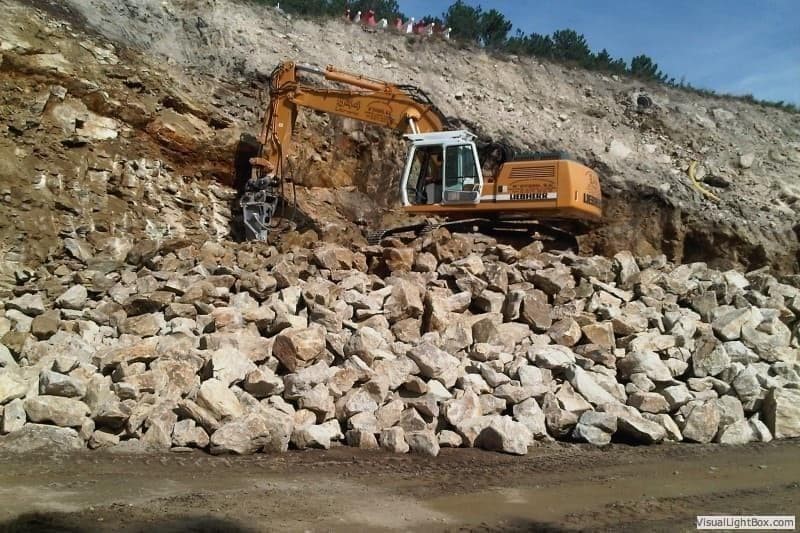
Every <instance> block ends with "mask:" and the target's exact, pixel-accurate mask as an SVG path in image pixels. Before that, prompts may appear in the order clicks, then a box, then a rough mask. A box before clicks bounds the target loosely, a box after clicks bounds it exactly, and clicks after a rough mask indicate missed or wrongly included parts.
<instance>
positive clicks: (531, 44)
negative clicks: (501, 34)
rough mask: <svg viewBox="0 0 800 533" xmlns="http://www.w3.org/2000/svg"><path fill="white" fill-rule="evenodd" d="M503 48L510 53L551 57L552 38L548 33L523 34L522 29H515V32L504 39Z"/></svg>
mask: <svg viewBox="0 0 800 533" xmlns="http://www.w3.org/2000/svg"><path fill="white" fill-rule="evenodd" d="M505 50H506V51H507V52H509V53H511V54H518V55H530V56H538V57H551V56H552V55H553V40H552V39H551V38H550V36H549V35H541V34H538V33H531V34H530V35H525V33H524V32H523V31H522V30H517V34H516V35H515V36H514V37H510V38H509V39H508V40H507V41H506V44H505Z"/></svg>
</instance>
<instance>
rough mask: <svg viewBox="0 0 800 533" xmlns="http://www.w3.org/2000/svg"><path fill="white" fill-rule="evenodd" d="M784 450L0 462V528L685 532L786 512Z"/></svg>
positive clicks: (795, 450) (794, 450)
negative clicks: (716, 521) (702, 523)
mask: <svg viewBox="0 0 800 533" xmlns="http://www.w3.org/2000/svg"><path fill="white" fill-rule="evenodd" d="M798 458H800V441H797V440H795V441H783V442H774V443H769V444H754V445H749V446H745V447H720V446H718V445H709V446H701V445H663V446H654V447H630V446H624V445H613V446H612V447H610V448H608V449H604V450H600V449H596V448H592V447H589V446H582V445H563V444H561V445H559V444H552V445H544V446H541V447H538V448H535V449H533V450H532V451H531V453H530V454H529V455H528V456H526V457H511V456H507V455H501V454H495V453H489V452H482V451H479V450H447V449H445V450H443V451H442V454H441V455H440V456H439V457H437V458H426V457H420V456H413V455H389V454H384V453H382V452H373V453H369V452H361V451H359V450H353V449H349V448H339V449H334V450H330V451H325V452H323V451H309V452H292V453H288V454H284V455H280V456H274V455H271V456H270V455H257V456H251V457H211V456H207V455H204V454H199V453H198V454H167V455H161V456H158V455H155V456H154V455H126V454H120V453H119V452H117V453H110V452H93V453H80V454H76V455H56V456H37V455H29V456H6V457H0V464H2V465H3V468H2V469H0V531H148V532H162V531H169V532H183V531H197V532H211V531H248V532H249V531H385V530H396V529H399V530H408V531H411V530H413V531H487V532H488V531H509V530H510V531H530V530H546V531H562V530H613V531H620V530H624V531H693V530H694V529H695V522H694V520H695V516H696V515H698V514H800V482H799V481H800V461H798Z"/></svg>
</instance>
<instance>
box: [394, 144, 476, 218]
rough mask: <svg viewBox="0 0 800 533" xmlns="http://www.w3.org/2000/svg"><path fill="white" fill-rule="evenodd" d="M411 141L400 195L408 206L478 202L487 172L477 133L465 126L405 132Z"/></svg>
mask: <svg viewBox="0 0 800 533" xmlns="http://www.w3.org/2000/svg"><path fill="white" fill-rule="evenodd" d="M405 138H406V139H408V140H409V141H410V142H411V146H410V148H409V152H408V157H407V159H406V165H405V169H404V171H403V177H402V179H401V180H400V197H401V198H402V201H403V206H404V207H411V206H422V205H428V206H447V205H463V206H469V205H476V204H478V203H479V202H480V200H481V191H482V189H483V175H482V173H481V166H480V161H479V160H478V149H477V148H476V146H475V142H474V139H475V136H474V135H473V134H472V133H470V132H468V131H464V130H459V131H442V132H434V133H412V134H408V135H405Z"/></svg>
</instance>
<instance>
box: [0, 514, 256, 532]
mask: <svg viewBox="0 0 800 533" xmlns="http://www.w3.org/2000/svg"><path fill="white" fill-rule="evenodd" d="M99 525H101V526H102V528H103V529H105V528H107V530H108V531H147V532H148V533H253V532H254V531H255V530H253V529H250V528H246V527H243V526H242V525H240V524H238V523H236V522H233V521H230V520H226V519H223V518H218V517H214V516H186V517H177V518H165V519H163V520H158V519H157V520H153V521H150V520H148V521H147V522H139V521H131V522H124V523H121V524H113V523H111V521H106V522H103V523H98V522H97V521H96V519H95V518H92V517H86V516H83V515H82V514H79V513H76V514H64V513H28V514H24V515H20V516H18V517H17V518H14V519H13V520H9V521H7V522H3V523H0V533H22V532H25V533H56V532H58V533H65V532H66V533H90V532H94V531H98V529H101V528H99V527H98V526H99Z"/></svg>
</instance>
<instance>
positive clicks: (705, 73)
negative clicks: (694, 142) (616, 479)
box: [398, 0, 800, 104]
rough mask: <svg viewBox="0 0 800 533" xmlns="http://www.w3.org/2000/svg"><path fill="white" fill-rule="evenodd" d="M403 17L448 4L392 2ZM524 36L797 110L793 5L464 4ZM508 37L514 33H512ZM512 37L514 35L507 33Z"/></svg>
mask: <svg viewBox="0 0 800 533" xmlns="http://www.w3.org/2000/svg"><path fill="white" fill-rule="evenodd" d="M398 3H399V4H400V9H401V10H402V11H403V12H404V13H406V15H408V16H413V17H417V18H420V17H421V16H423V15H427V14H432V15H441V13H442V12H444V11H445V10H446V9H447V7H448V6H449V5H450V4H451V3H452V0H398ZM467 3H469V4H472V5H478V4H480V5H481V6H482V7H483V8H484V9H491V8H495V9H497V10H498V11H501V12H502V13H504V14H505V15H506V16H507V17H508V18H509V19H510V20H511V21H512V22H514V24H515V30H516V28H520V29H522V30H523V31H525V32H526V33H529V32H532V31H534V32H537V33H546V34H549V33H552V32H553V31H555V30H558V29H563V28H572V29H574V30H576V31H578V32H579V33H582V34H584V35H585V36H586V39H587V41H588V42H589V46H590V47H591V48H592V50H594V51H598V50H600V49H601V48H607V49H608V51H609V52H610V53H611V55H612V56H614V57H622V58H624V59H625V60H626V61H628V62H630V59H631V57H633V56H634V55H638V54H647V55H648V56H650V57H651V58H653V59H654V60H655V61H656V62H657V63H658V65H659V67H660V68H661V70H663V71H664V72H666V73H667V74H669V75H670V76H674V77H675V78H676V79H681V77H685V78H686V81H688V82H690V83H691V84H692V85H695V86H698V87H704V88H709V89H714V90H717V91H720V92H726V93H733V94H747V93H752V94H753V95H755V96H756V97H757V98H761V99H766V100H774V101H777V100H784V101H788V102H792V103H795V104H800V1H798V0H662V1H653V0H651V1H647V0H644V1H641V0H640V1H638V2H634V1H633V0H606V1H602V0H600V1H598V0H561V1H558V0H516V1H514V0H484V1H482V2H477V1H472V0H467ZM515 30H514V31H515ZM512 33H513V32H512Z"/></svg>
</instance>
